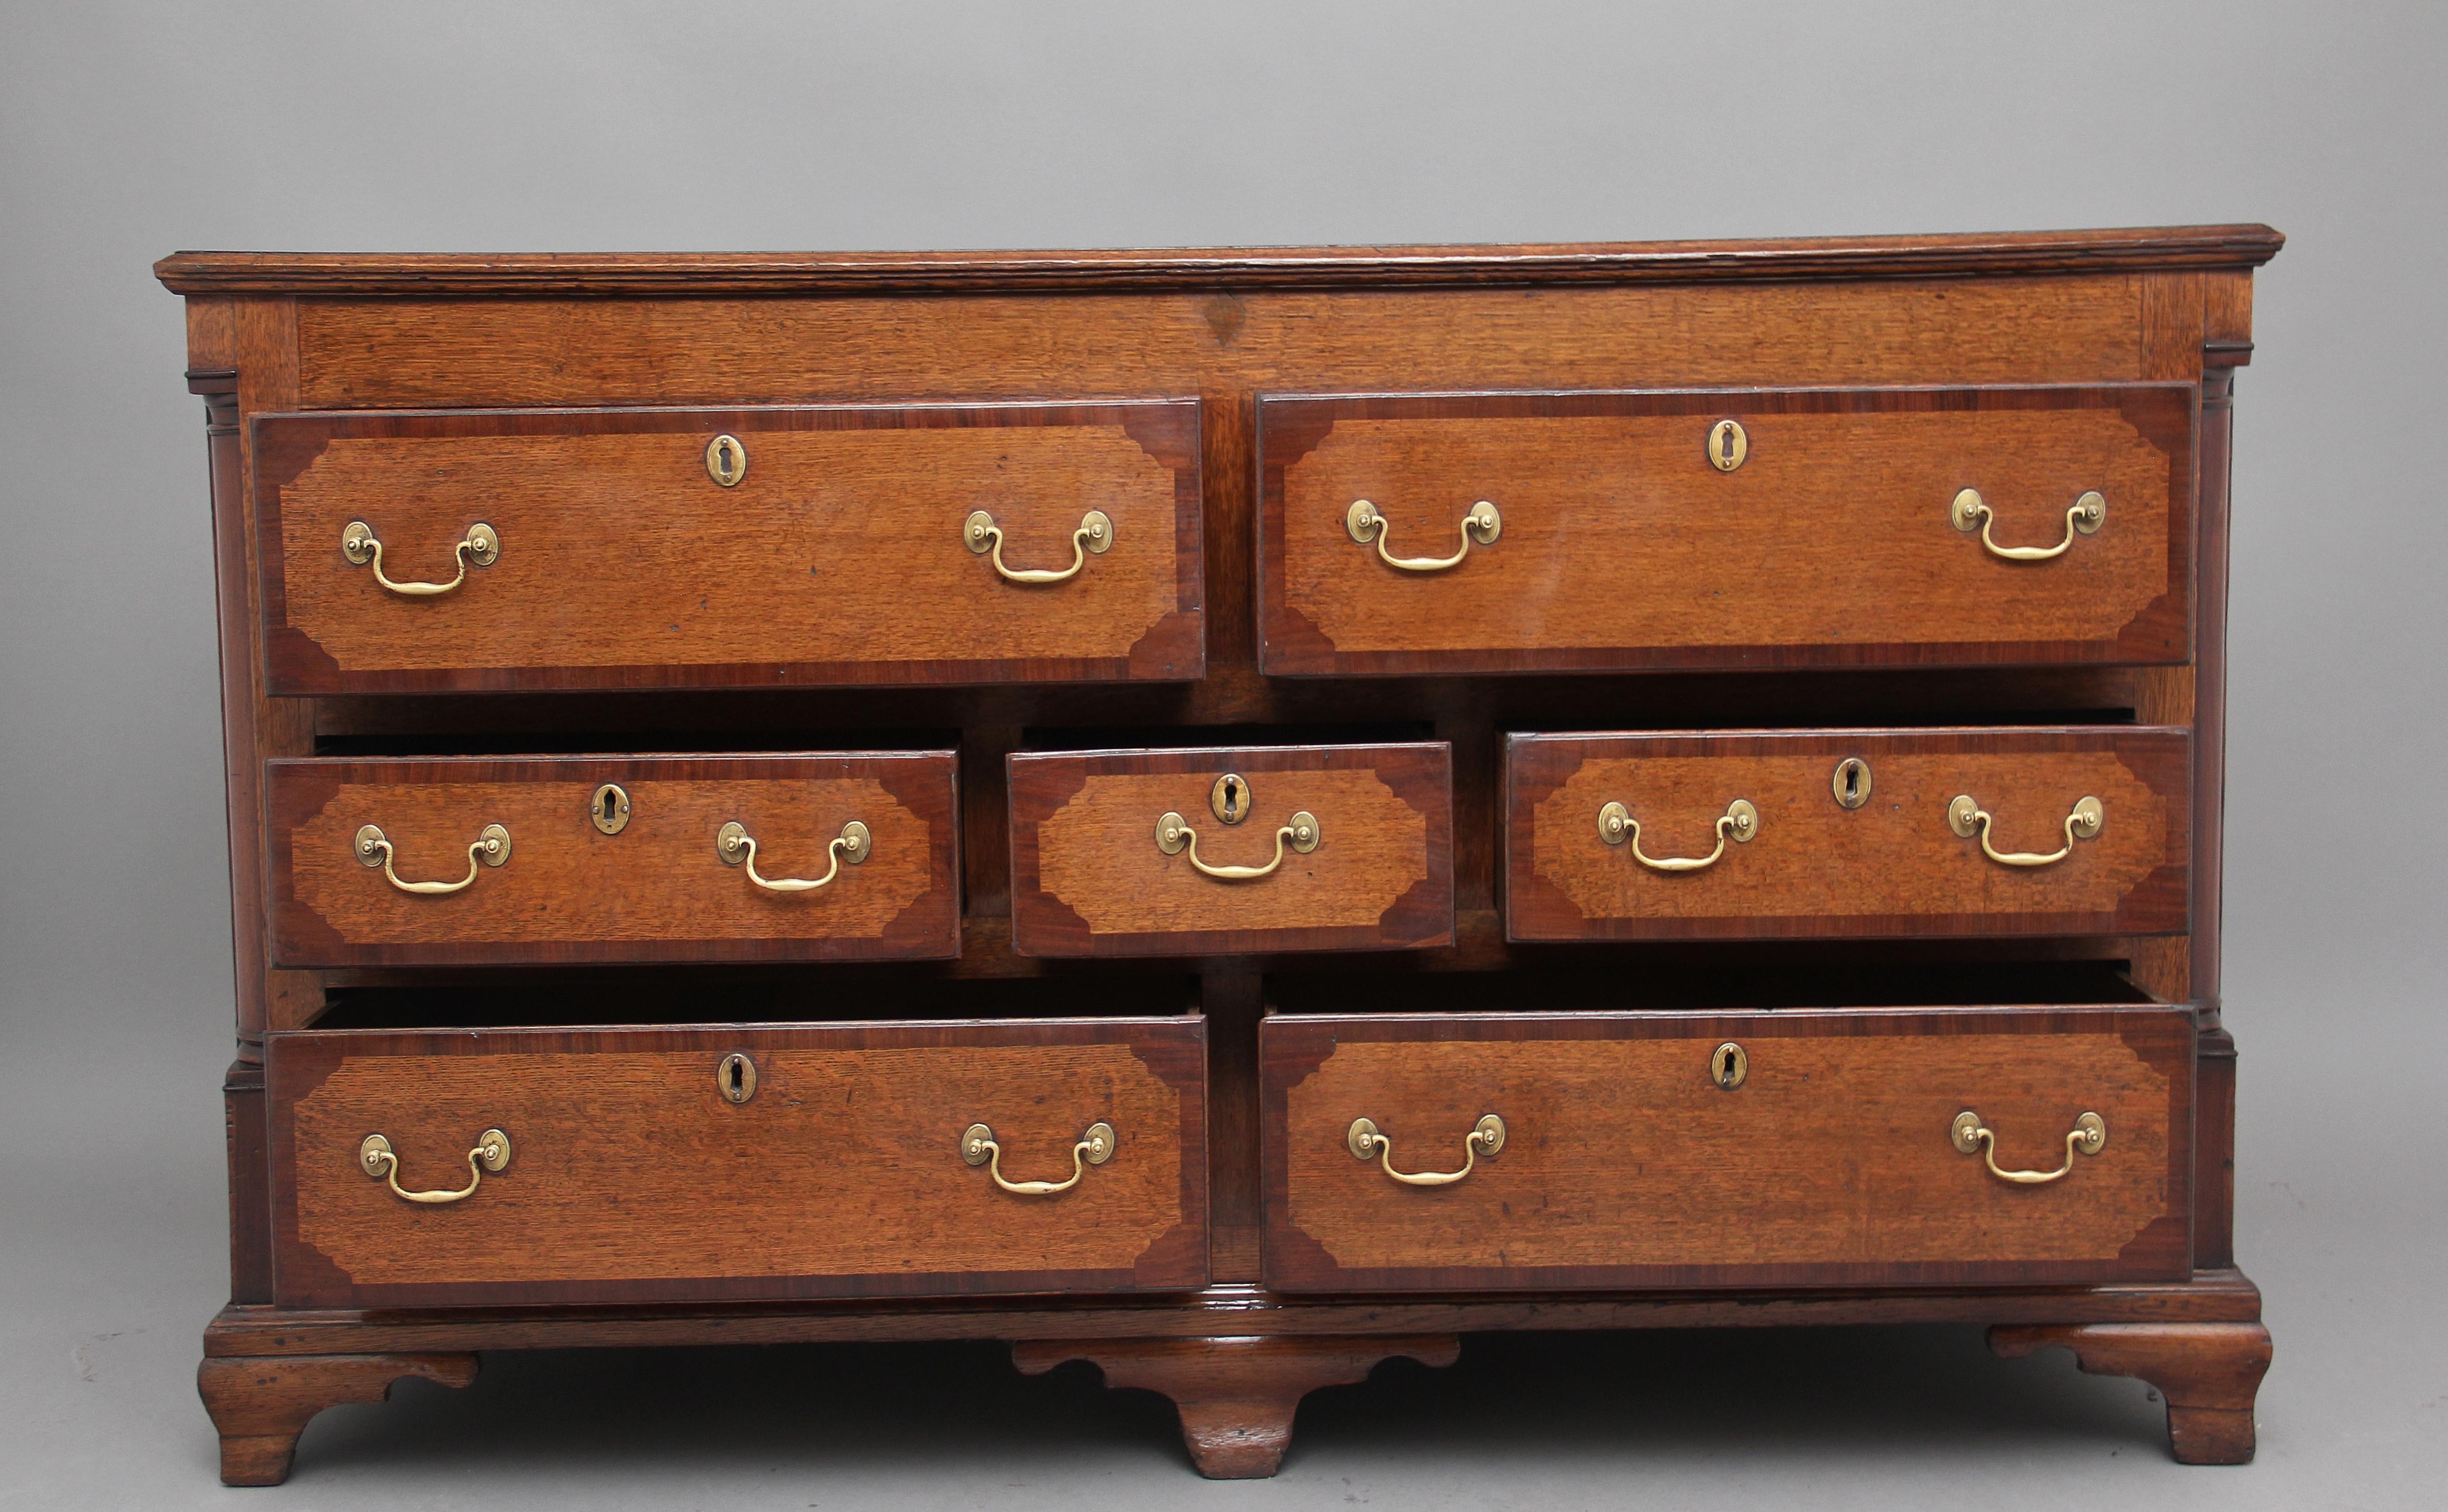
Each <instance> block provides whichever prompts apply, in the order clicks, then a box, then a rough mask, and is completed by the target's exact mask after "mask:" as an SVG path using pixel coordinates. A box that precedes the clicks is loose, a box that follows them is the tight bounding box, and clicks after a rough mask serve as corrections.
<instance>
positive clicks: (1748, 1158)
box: [1259, 1007, 2193, 1292]
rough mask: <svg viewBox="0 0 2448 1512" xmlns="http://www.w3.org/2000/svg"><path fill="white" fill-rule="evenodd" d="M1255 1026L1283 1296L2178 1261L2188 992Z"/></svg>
mask: <svg viewBox="0 0 2448 1512" xmlns="http://www.w3.org/2000/svg"><path fill="white" fill-rule="evenodd" d="M1721 1044H1733V1045H1738V1046H1740V1047H1741V1051H1742V1058H1743V1069H1742V1074H1741V1080H1740V1082H1739V1084H1738V1085H1736V1086H1734V1087H1733V1088H1732V1089H1731V1090H1728V1089H1727V1088H1725V1087H1723V1086H1721V1085H1720V1084H1719V1079H1718V1075H1717V1073H1716V1069H1715V1066H1714V1064H1712V1062H1716V1061H1717V1054H1716V1052H1717V1047H1718V1046H1719V1045H1721ZM1259 1045H1260V1058H1261V1064H1262V1071H1261V1075H1262V1079H1263V1095H1264V1100H1265V1101H1264V1108H1265V1112H1264V1140H1265V1162H1266V1167H1265V1170H1266V1176H1265V1181H1266V1188H1265V1201H1266V1206H1267V1211H1266V1279H1267V1284H1268V1285H1269V1286H1271V1287H1272V1288H1275V1289H1276V1290H1278V1291H1287V1292H1304V1291H1307V1292H1315V1291H1387V1292H1397V1291H1447V1290H1452V1291H1464V1290H1467V1291H1492V1290H1553V1289H1565V1288H1601V1287H1603V1288H1654V1287H1710V1288H1717V1287H1749V1286H1814V1285H1830V1286H1872V1285H1956V1284H1991V1283H1996V1284H2013V1285H2018V1286H2027V1285H2053V1284H2058V1283H2075V1282H2100V1281H2121V1280H2132V1281H2140V1280H2179V1279H2183V1278H2184V1277H2186V1276H2188V1275H2189V1274H2190V1268H2191V1257H2190V1228H2189V1217H2188V1215H2189V1214H2190V1185H2189V1183H2190V1160H2191V1155H2190V1140H2191V1131H2192V1095H2193V1092H2192V1089H2193V1073H2192V1064H2193V1060H2192V1058H2193V1029H2192V1021H2191V1017H2190V1013H2189V1012H2188V1011H2187V1010H2185V1009H2181V1008H2160V1007H2152V1008H2061V1009H2053V1010H2046V1011H2037V1010H2007V1009H1988V1008H1963V1009H1948V1010H1938V1011H1925V1012H1903V1013H1899V1012H1889V1011H1883V1010H1852V1011H1845V1012H1835V1011H1810V1010H1795V1011H1786V1012H1777V1013H1773V1014H1736V1015H1726V1016H1715V1015H1704V1014H1688V1013H1591V1014H1552V1015H1551V1014H1536V1013H1523V1014H1501V1015H1499V1014H1479V1013H1471V1014H1433V1015H1432V1014H1423V1015H1417V1016H1393V1015H1388V1016H1375V1015H1350V1016H1331V1015H1319V1016H1289V1015H1279V1016H1276V1017H1272V1018H1270V1019H1267V1020H1266V1021H1264V1022H1263V1023H1262V1024H1261V1025H1260V1028H1259ZM1967 1113H1968V1114H1971V1115H1973V1116H1974V1118H1973V1120H1972V1127H1971V1128H1967V1129H1966V1130H1965V1131H1964V1135H1963V1137H1964V1138H1965V1139H1967V1141H1968V1142H1969V1143H1970V1144H1971V1147H1972V1148H1971V1152H1970V1153H1968V1154H1967V1153H1965V1152H1964V1151H1963V1150H1961V1149H1959V1148H1958V1144H1957V1123H1958V1120H1959V1119H1960V1117H1961V1116H1962V1115H1964V1114H1967ZM1363 1119H1365V1120H1369V1128H1371V1129H1373V1130H1374V1131H1375V1134H1376V1136H1377V1138H1376V1139H1364V1138H1363V1136H1364V1135H1366V1134H1367V1132H1368V1130H1367V1129H1363V1130H1359V1131H1355V1129H1354V1124H1355V1121H1356V1120H1363ZM2093 1120H2096V1125H2097V1127H2098V1128H2099V1129H2100V1130H2102V1131H2103V1136H2102V1139H2101V1140H2100V1142H2099V1145H2098V1148H2097V1150H2096V1151H2095V1152H2087V1151H2086V1150H2084V1149H2082V1148H2080V1146H2081V1144H2082V1143H2083V1141H2082V1139H2080V1138H2076V1139H2075V1141H2074V1143H2073V1144H2072V1145H2070V1143H2069V1136H2070V1135H2076V1134H2077V1131H2078V1130H2088V1129H2089V1128H2091V1127H2092V1126H2093ZM1499 1124H1501V1144H1499V1143H1497V1140H1496V1139H1495V1138H1494V1133H1495V1130H1496V1127H1497V1125H1499ZM1482 1129H1485V1130H1488V1131H1489V1133H1488V1134H1487V1135H1485V1136H1482V1138H1480V1139H1477V1140H1474V1139H1472V1136H1473V1135H1474V1133H1475V1131H1479V1130H1482ZM1974 1129H1985V1130H1987V1131H1989V1137H1988V1139H1985V1140H1984V1139H1981V1138H1979V1136H1978V1135H1977V1134H1976V1133H1974V1132H1973V1130H1974ZM1380 1140H1382V1141H1384V1142H1383V1143H1381V1142H1379V1141H1380ZM1364 1145H1365V1146H1366V1147H1367V1157H1366V1158H1361V1155H1360V1153H1359V1152H1360V1150H1361V1148H1362V1146H1364ZM1490 1146H1494V1147H1493V1148H1491V1147H1490ZM1993 1160H1994V1162H1995V1164H1996V1165H1997V1167H1998V1169H1999V1171H2002V1172H2005V1173H2008V1175H2009V1176H2013V1175H2020V1176H2024V1177H2048V1176H2051V1175H2053V1174H2055V1173H2056V1172H2058V1171H2060V1170H2061V1169H2062V1171H2063V1174H2062V1175H2057V1176H2056V1178H2055V1179H2049V1180H2039V1181H2029V1180H2026V1181H2017V1180H2013V1179H2009V1178H2007V1177H2001V1176H2000V1175H1998V1174H1993V1172H1992V1170H1991V1162H1992V1161H1993ZM1389 1170H1390V1171H1391V1172H1399V1173H1401V1174H1403V1175H1405V1176H1411V1177H1418V1176H1422V1175H1429V1176H1437V1177H1452V1176H1454V1174H1455V1173H1458V1172H1459V1173H1463V1174H1462V1175H1461V1176H1460V1178H1459V1179H1448V1180H1446V1181H1444V1183H1443V1184H1436V1185H1421V1184H1408V1183H1406V1182H1405V1181H1403V1180H1400V1179H1397V1178H1396V1177H1395V1176H1393V1175H1389V1174H1388V1173H1389Z"/></svg>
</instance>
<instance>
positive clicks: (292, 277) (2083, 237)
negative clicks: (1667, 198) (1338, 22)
mask: <svg viewBox="0 0 2448 1512" xmlns="http://www.w3.org/2000/svg"><path fill="white" fill-rule="evenodd" d="M2284 244H2285V238H2284V237H2282V236H2280V235H2279V234H2278V233H2277V232H2276V231H2273V230H2271V229H2270V228H2269V227H2267V226H2266V225H2222V226H2168V227H2158V228H2152V229H2142V230H2113V231H2047V232H2001V233H1970V234H1953V235H1945V236H1906V237H1812V238H1796V239H1770V240H1725V241H1634V242H1562V243H1554V244H1548V245H1522V246H1367V247H1259V248H1180V249H1159V250H1148V251H1108V252H1061V251H1043V252H829V253H765V252H715V253H656V252H629V253H574V254H562V253H477V254H464V255H463V254H455V253H407V254H392V253H291V252H181V253H176V254H174V255H172V256H170V257H167V258H163V259H162V260H161V261H160V262H157V263H155V264H154V265H153V272H154V275H155V276H156V277H157V278H160V279H161V280H162V282H163V284H164V285H166V286H167V287H168V288H169V289H170V290H171V292H173V293H175V294H186V295H212V294H270V295H308V296H340V297H437V296H463V295H503V296H513V297H516V296H526V297H550V296H565V295H744V294H775V295H789V294H843V295H850V294H985V293H1010V292H1026V291H1032V290H1047V291H1081V290H1131V289H1144V290H1164V289H1233V288H1252V289H1263V288H1272V289H1283V288H1312V289H1314V288H1336V287H1349V286H1368V287H1375V288H1426V287H1437V286H1444V285H1487V284H1548V283H1600V284H1604V283H1689V282H1709V281H1718V280H1734V281H1742V280H1771V279H1774V280H1795V279H1826V278H1950V277H1960V276H1964V275H1969V274H1993V275H1995V274H2045V273H2092V272H2117V271H2137V270H2164V269H2184V268H2252V267H2258V266H2260V265H2261V264H2262V263H2264V262H2266V261H2268V260H2269V259H2270V258H2272V257H2274V256H2276V255H2277V253H2278V249H2279V248H2280V247H2281V246H2283V245H2284Z"/></svg>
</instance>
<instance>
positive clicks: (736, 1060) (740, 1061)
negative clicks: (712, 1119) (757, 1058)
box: [714, 1051, 756, 1103]
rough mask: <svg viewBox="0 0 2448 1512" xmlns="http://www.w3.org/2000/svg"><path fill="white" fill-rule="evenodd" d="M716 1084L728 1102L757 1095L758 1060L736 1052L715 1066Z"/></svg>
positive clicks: (742, 1100)
mask: <svg viewBox="0 0 2448 1512" xmlns="http://www.w3.org/2000/svg"><path fill="white" fill-rule="evenodd" d="M714 1084H715V1086H716V1087H717V1088H718V1089H720V1091H721V1093H722V1097H723V1101H726V1102H734V1103H738V1102H745V1101H748V1100H749V1099H750V1098H753V1097H755V1095H756V1062H754V1061H751V1060H750V1059H748V1057H746V1056H744V1055H741V1054H738V1053H737V1052H736V1051H735V1052H734V1053H732V1054H730V1055H726V1056H724V1057H723V1058H722V1064H720V1065H718V1066H717V1067H715V1071H714Z"/></svg>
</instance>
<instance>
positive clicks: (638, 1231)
mask: <svg viewBox="0 0 2448 1512" xmlns="http://www.w3.org/2000/svg"><path fill="white" fill-rule="evenodd" d="M1205 1043H1206V1036H1205V1030H1204V1027H1203V1024H1202V1023H1201V1021H1199V1020H1198V1019H1196V1018H1194V1017H1183V1018H1170V1019H1161V1018H1160V1019H1114V1020H1099V1021H1084V1020H1046V1021H1040V1022H1035V1023H1017V1022H1002V1023H993V1022H988V1023H966V1024H939V1025H908V1024H901V1025H884V1024H843V1025H835V1026H830V1027H821V1028H818V1027H794V1028H772V1027H767V1028H725V1029H634V1030H603V1031H591V1032H576V1031H516V1032H497V1033H459V1034H444V1033H317V1032H311V1031H310V1032H306V1033H299V1034H289V1035H276V1036H274V1037H273V1039H272V1042H271V1045H270V1049H269V1053H268V1058H267V1076H268V1079H269V1080H268V1086H269V1091H270V1097H271V1103H272V1179H273V1202H274V1228H275V1235H274V1264H275V1271H276V1277H275V1291H276V1292H277V1298H278V1300H279V1301H280V1302H281V1303H283V1304H285V1305H289V1306H293V1307H394V1306H454V1305H463V1304H465V1305H503V1304H516V1303H529V1302H630V1301H687V1300H723V1299H732V1298H740V1299H746V1298H758V1297H794V1296H860V1295H898V1296H919V1295H928V1294H938V1293H954V1292H1074V1291H1079V1292H1128V1291H1141V1290H1176V1289H1181V1288H1189V1287H1196V1286H1199V1285H1202V1284H1204V1282H1205V1281H1206V1279H1207V1155H1206V1144H1205V1126H1206V1125H1205V1107H1204V1102H1203V1099H1202V1090H1201V1088H1202V1083H1201V1080H1200V1079H1201V1077H1202V1075H1203V1074H1204V1069H1203V1068H1204V1060H1205V1057H1204V1045H1205ZM733 1057H740V1058H743V1060H742V1061H740V1062H732V1058H733ZM726 1062H731V1063H726ZM743 1092H744V1093H745V1094H746V1095H745V1097H744V1098H743V1097H742V1093H743ZM975 1124H984V1125H985V1126H986V1128H987V1129H988V1130H989V1131H990V1135H989V1136H988V1137H989V1138H990V1139H991V1140H992V1143H993V1145H994V1148H993V1149H992V1150H985V1149H983V1148H981V1147H979V1146H978V1144H977V1142H976V1141H974V1140H971V1139H969V1138H968V1137H967V1131H968V1130H969V1129H970V1126H971V1125H975ZM1100 1128H1101V1130H1102V1131H1103V1139H1102V1143H1101V1145H1100V1144H1097V1143H1095V1142H1094V1139H1093V1136H1094V1135H1095V1134H1096V1133H1097V1132H1098V1131H1099V1130H1100ZM488 1132H497V1133H498V1134H499V1135H501V1136H502V1138H501V1139H499V1140H488V1139H487V1138H486V1136H487V1135H488ZM376 1135H379V1136H380V1137H381V1145H380V1146H379V1147H378V1149H377V1150H375V1151H374V1152H373V1153H371V1154H370V1153H369V1152H368V1147H367V1141H368V1139H369V1138H370V1137H373V1136H376ZM1083 1145H1085V1146H1089V1148H1087V1149H1085V1150H1082V1149H1081V1148H1080V1147H1081V1146H1083ZM381 1150H388V1151H389V1155H388V1156H385V1155H383V1154H382V1153H380V1152H381ZM471 1152H482V1153H471ZM971 1154H976V1155H978V1156H979V1157H980V1163H978V1164H975V1165H973V1164H971V1163H969V1159H968V1156H969V1155H971ZM1100 1154H1101V1156H1102V1158H1101V1160H1098V1159H1096V1158H1095V1157H1097V1156H1099V1155H1100ZM496 1166H498V1168H496ZM1075 1175H1076V1176H1077V1177H1078V1180H1077V1181H1076V1183H1071V1177H1073V1176H1075ZM999 1178H1000V1180H999ZM1000 1182H1009V1183H1011V1184H1012V1185H1015V1186H1023V1187H1026V1186H1027V1185H1028V1184H1029V1183H1037V1184H1038V1187H1039V1189H1036V1190H1023V1191H1017V1192H1015V1191H1011V1190H1007V1189H1006V1188H1005V1187H1004V1186H1003V1185H1001V1184H1000ZM1064 1183H1070V1184H1068V1185H1067V1186H1065V1187H1064V1190H1061V1191H1048V1190H1043V1188H1046V1187H1052V1186H1057V1185H1063V1184H1064ZM394 1188H396V1190H395V1189H394ZM463 1192H464V1194H465V1195H464V1196H456V1194H460V1193H463ZM402 1193H406V1194H410V1195H411V1196H402V1195H401V1194H402ZM436 1197H449V1198H450V1200H434V1198H436Z"/></svg>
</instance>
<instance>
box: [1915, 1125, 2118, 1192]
mask: <svg viewBox="0 0 2448 1512" xmlns="http://www.w3.org/2000/svg"><path fill="white" fill-rule="evenodd" d="M1947 1139H1949V1141H1951V1142H1952V1143H1953V1144H1954V1146H1955V1147H1956V1149H1958V1150H1960V1151H1961V1152H1962V1153H1963V1154H1965V1155H1978V1156H1979V1157H1980V1158H1981V1159H1982V1160H1983V1161H1984V1162H1986V1163H1987V1165H1988V1167H1989V1174H1990V1175H1991V1176H1994V1177H1997V1178H1998V1179H1999V1180H2000V1181H2011V1182H2013V1183H2014V1184H2015V1185H2017V1186H2045V1185H2047V1184H2048V1183H2049V1182H2051V1181H2056V1180H2059V1179H2062V1178H2063V1177H2064V1176H2065V1174H2066V1173H2067V1172H2069V1171H2071V1170H2073V1169H2074V1158H2075V1154H2076V1153H2077V1152H2079V1153H2081V1154H2083V1155H2097V1154H2098V1153H2099V1152H2100V1150H2101V1148H2102V1147H2104V1146H2105V1145H2106V1144H2107V1143H2108V1120H2105V1119H2102V1118H2101V1117H2100V1116H2099V1115H2098V1114H2096V1113H2086V1114H2084V1115H2082V1117H2080V1118H2078V1119H2076V1120H2074V1127H2073V1128H2072V1129H2069V1130H2067V1131H2066V1137H2065V1164H2063V1165H2061V1166H2058V1167H2057V1168H2056V1170H2054V1171H2001V1170H1999V1168H1998V1136H1997V1135H1996V1134H1994V1133H1992V1132H1991V1131H1990V1128H1989V1126H1988V1125H1987V1124H1985V1123H1983V1122H1981V1121H1980V1115H1979V1114H1978V1113H1973V1112H1969V1111H1967V1112H1963V1113H1959V1114H1957V1115H1956V1116H1955V1122H1954V1124H1953V1125H1952V1126H1951V1127H1950V1128H1949V1129H1948V1130H1947Z"/></svg>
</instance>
